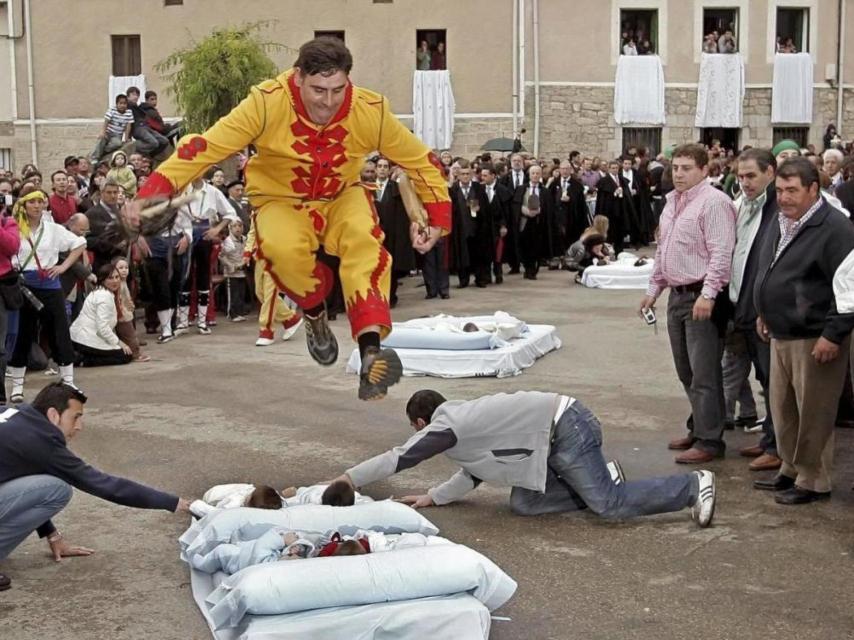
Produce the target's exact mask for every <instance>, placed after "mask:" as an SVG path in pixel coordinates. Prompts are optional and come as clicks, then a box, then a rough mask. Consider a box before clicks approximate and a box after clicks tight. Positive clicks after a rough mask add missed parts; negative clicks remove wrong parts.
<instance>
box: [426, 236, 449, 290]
mask: <svg viewBox="0 0 854 640" xmlns="http://www.w3.org/2000/svg"><path fill="white" fill-rule="evenodd" d="M445 251H447V245H446V240H445V238H442V239H441V240H439V241H438V242H437V243H436V245H435V246H434V247H433V248H432V249H430V251H428V252H427V253H425V254H424V266H423V268H422V275H423V276H424V285H425V286H426V287H427V295H428V296H431V297H432V296H437V295H448V290H449V289H450V287H451V283H450V275H449V273H448V267H446V266H445Z"/></svg>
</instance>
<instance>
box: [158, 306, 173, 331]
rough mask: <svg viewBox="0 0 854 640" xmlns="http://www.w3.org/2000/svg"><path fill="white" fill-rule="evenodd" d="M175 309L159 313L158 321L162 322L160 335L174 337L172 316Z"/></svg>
mask: <svg viewBox="0 0 854 640" xmlns="http://www.w3.org/2000/svg"><path fill="white" fill-rule="evenodd" d="M174 311H175V310H174V309H164V310H163V311H158V312H157V319H158V320H160V335H163V336H171V335H172V314H173V313H174Z"/></svg>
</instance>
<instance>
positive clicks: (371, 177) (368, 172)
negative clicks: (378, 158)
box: [359, 162, 377, 182]
mask: <svg viewBox="0 0 854 640" xmlns="http://www.w3.org/2000/svg"><path fill="white" fill-rule="evenodd" d="M359 177H361V179H362V182H376V181H377V167H376V165H375V164H374V163H373V162H366V163H365V166H364V167H362V172H361V174H360V176H359Z"/></svg>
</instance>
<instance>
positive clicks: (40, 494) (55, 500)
mask: <svg viewBox="0 0 854 640" xmlns="http://www.w3.org/2000/svg"><path fill="white" fill-rule="evenodd" d="M69 500H71V487H70V486H69V485H68V483H67V482H64V481H63V480H60V479H59V478H56V477H54V476H49V475H35V476H22V477H20V478H15V479H14V480H9V481H8V482H4V483H3V484H0V560H2V559H3V558H6V557H7V556H8V555H9V554H10V553H12V551H13V550H14V549H15V547H17V546H18V545H19V544H21V543H22V542H23V541H24V540H25V539H26V538H27V536H29V535H30V534H31V533H32V532H33V531H35V530H36V529H37V528H39V527H40V526H42V525H43V524H44V523H46V522H47V521H48V520H50V519H51V518H52V517H53V516H55V515H56V514H57V513H59V512H60V511H62V510H63V509H64V508H65V505H67V504H68V501H69Z"/></svg>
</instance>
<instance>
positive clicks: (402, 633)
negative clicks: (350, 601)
mask: <svg viewBox="0 0 854 640" xmlns="http://www.w3.org/2000/svg"><path fill="white" fill-rule="evenodd" d="M227 577H228V576H227V575H226V574H224V573H222V572H219V573H216V574H214V575H210V574H207V573H203V572H201V571H196V570H192V569H191V570H190V585H191V588H192V590H193V598H194V599H195V601H196V605H197V606H198V607H199V610H200V611H201V612H202V616H203V617H204V618H205V621H206V622H207V623H208V627H209V628H210V629H211V634H212V636H213V638H214V639H215V640H297V639H299V640H304V639H306V638H323V639H324V640H335V639H337V638H341V639H342V640H344V639H345V638H346V639H347V640H422V639H423V638H430V639H431V640H456V639H460V640H486V639H487V638H489V629H490V623H491V620H490V617H489V610H488V609H487V608H486V607H485V606H483V604H481V603H480V602H479V601H478V600H477V599H476V598H474V597H473V596H471V595H469V594H467V593H461V594H456V595H452V596H440V597H434V598H421V599H418V600H404V601H402V602H385V603H380V604H373V605H362V606H358V607H333V608H330V609H318V610H315V611H304V612H301V613H289V614H283V615H275V616H248V617H246V618H245V619H244V621H243V622H242V623H241V625H240V626H239V627H236V628H233V629H221V630H219V631H214V625H213V624H212V621H211V619H210V617H209V616H208V605H207V604H205V598H207V596H208V595H209V594H210V593H211V592H212V591H213V590H214V589H216V587H217V586H219V584H220V582H222V581H223V580H224V579H225V578H227Z"/></svg>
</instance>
